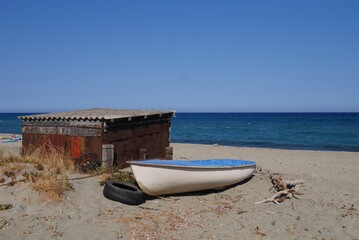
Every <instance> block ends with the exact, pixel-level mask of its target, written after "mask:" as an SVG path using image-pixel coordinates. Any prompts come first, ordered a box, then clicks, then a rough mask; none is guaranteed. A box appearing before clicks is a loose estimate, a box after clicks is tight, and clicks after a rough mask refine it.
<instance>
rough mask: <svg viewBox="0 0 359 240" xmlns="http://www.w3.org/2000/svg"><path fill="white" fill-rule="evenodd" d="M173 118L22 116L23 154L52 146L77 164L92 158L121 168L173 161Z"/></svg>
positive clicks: (103, 113) (110, 113) (96, 113)
mask: <svg viewBox="0 0 359 240" xmlns="http://www.w3.org/2000/svg"><path fill="white" fill-rule="evenodd" d="M174 114H175V112H174V111H153V110H149V111H146V110H118V109H105V108H96V109H88V110H80V111H69V112H57V113H49V114H37V115H27V116H21V117H19V118H20V119H21V120H22V134H23V141H22V145H23V152H24V153H26V152H27V151H29V150H31V149H33V148H36V147H39V146H47V145H50V144H51V145H53V146H55V147H59V148H61V149H63V150H64V153H65V154H66V155H68V156H71V158H72V159H73V160H74V161H76V159H80V158H81V157H82V156H84V155H86V154H92V155H95V156H97V157H98V158H99V159H101V160H102V162H107V165H116V166H118V167H120V168H121V167H126V166H127V164H126V161H128V160H140V159H154V158H159V159H172V149H171V148H170V146H169V145H170V126H171V119H172V117H173V115H174ZM109 161H110V163H109Z"/></svg>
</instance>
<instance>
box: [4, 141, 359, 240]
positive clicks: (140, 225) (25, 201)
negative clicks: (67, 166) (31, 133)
mask: <svg viewBox="0 0 359 240" xmlns="http://www.w3.org/2000/svg"><path fill="white" fill-rule="evenodd" d="M20 146H21V142H18V143H6V144H5V143H1V144H0V148H2V149H6V150H9V151H11V152H13V153H17V152H19V147H20ZM172 146H173V148H174V158H175V159H208V158H212V159H213V158H234V159H246V160H252V161H256V162H257V171H256V173H255V174H254V176H253V178H251V179H250V180H248V181H246V182H244V183H241V184H239V185H236V186H233V187H230V188H228V189H226V190H223V191H206V192H196V193H190V194H182V195H175V196H166V197H159V198H148V199H147V201H146V203H144V204H142V205H140V206H129V205H124V204H121V203H118V202H114V201H110V200H108V199H106V198H104V197H103V195H102V189H103V187H101V186H100V185H99V181H100V177H89V178H84V179H76V180H70V182H71V183H72V184H73V190H72V191H70V192H68V193H67V194H66V196H65V199H64V200H63V202H61V203H46V202H44V201H43V199H42V197H41V196H40V195H39V194H38V193H36V192H34V191H33V190H31V189H30V188H29V187H28V186H27V184H26V183H18V184H16V185H15V186H12V187H10V186H1V187H0V192H1V194H0V204H7V203H11V204H12V205H13V208H11V209H8V210H3V211H1V212H0V239H359V237H358V236H359V229H358V226H359V213H358V206H359V184H358V182H357V178H358V173H359V153H358V152H334V151H302V150H279V149H264V148H263V149H260V148H242V147H227V146H218V145H194V144H172ZM271 173H272V174H273V173H279V174H282V175H283V177H284V178H285V179H303V180H304V184H303V185H302V187H301V192H302V193H303V194H304V195H298V196H297V199H296V198H292V199H288V200H286V201H284V202H283V203H281V204H280V205H276V204H274V203H263V204H257V205H255V204H254V203H255V202H257V201H260V200H263V199H265V198H269V197H270V196H272V195H273V191H271V190H270V188H271V186H272V185H271V182H270V179H269V174H271ZM81 176H83V175H79V174H70V175H69V178H70V179H73V178H77V177H81ZM3 177H4V176H3V173H2V172H0V179H1V178H3Z"/></svg>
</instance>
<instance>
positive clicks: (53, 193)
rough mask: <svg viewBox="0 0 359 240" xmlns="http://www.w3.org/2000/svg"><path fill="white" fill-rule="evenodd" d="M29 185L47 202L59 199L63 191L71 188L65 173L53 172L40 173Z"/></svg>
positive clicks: (61, 197)
mask: <svg viewBox="0 0 359 240" xmlns="http://www.w3.org/2000/svg"><path fill="white" fill-rule="evenodd" d="M30 186H31V187H32V188H33V189H34V190H35V191H37V192H40V193H42V195H43V196H44V200H45V201H49V202H59V201H61V200H62V199H63V195H64V194H65V192H66V191H68V190H70V189H71V188H72V187H71V184H70V183H69V180H68V178H67V176H66V175H65V174H54V173H47V174H40V175H39V176H38V177H37V179H36V180H34V181H33V182H32V183H31V184H30Z"/></svg>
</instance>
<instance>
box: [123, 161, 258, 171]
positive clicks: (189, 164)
mask: <svg viewBox="0 0 359 240" xmlns="http://www.w3.org/2000/svg"><path fill="white" fill-rule="evenodd" d="M128 163H129V164H130V165H141V166H158V167H181V168H211V169H228V168H242V167H250V166H255V165H256V162H253V161H247V160H239V159H207V160H160V159H153V160H143V161H128Z"/></svg>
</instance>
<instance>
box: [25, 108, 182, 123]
mask: <svg viewBox="0 0 359 240" xmlns="http://www.w3.org/2000/svg"><path fill="white" fill-rule="evenodd" d="M174 113H175V111H170V110H168V111H164V110H162V111H160V110H123V109H111V108H94V109H87V110H77V111H69V112H55V113H46V114H36V115H26V116H20V117H19V118H20V119H21V120H67V121H68V120H93V121H94V120H111V119H121V118H130V117H141V116H144V117H145V116H150V115H161V114H174Z"/></svg>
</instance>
